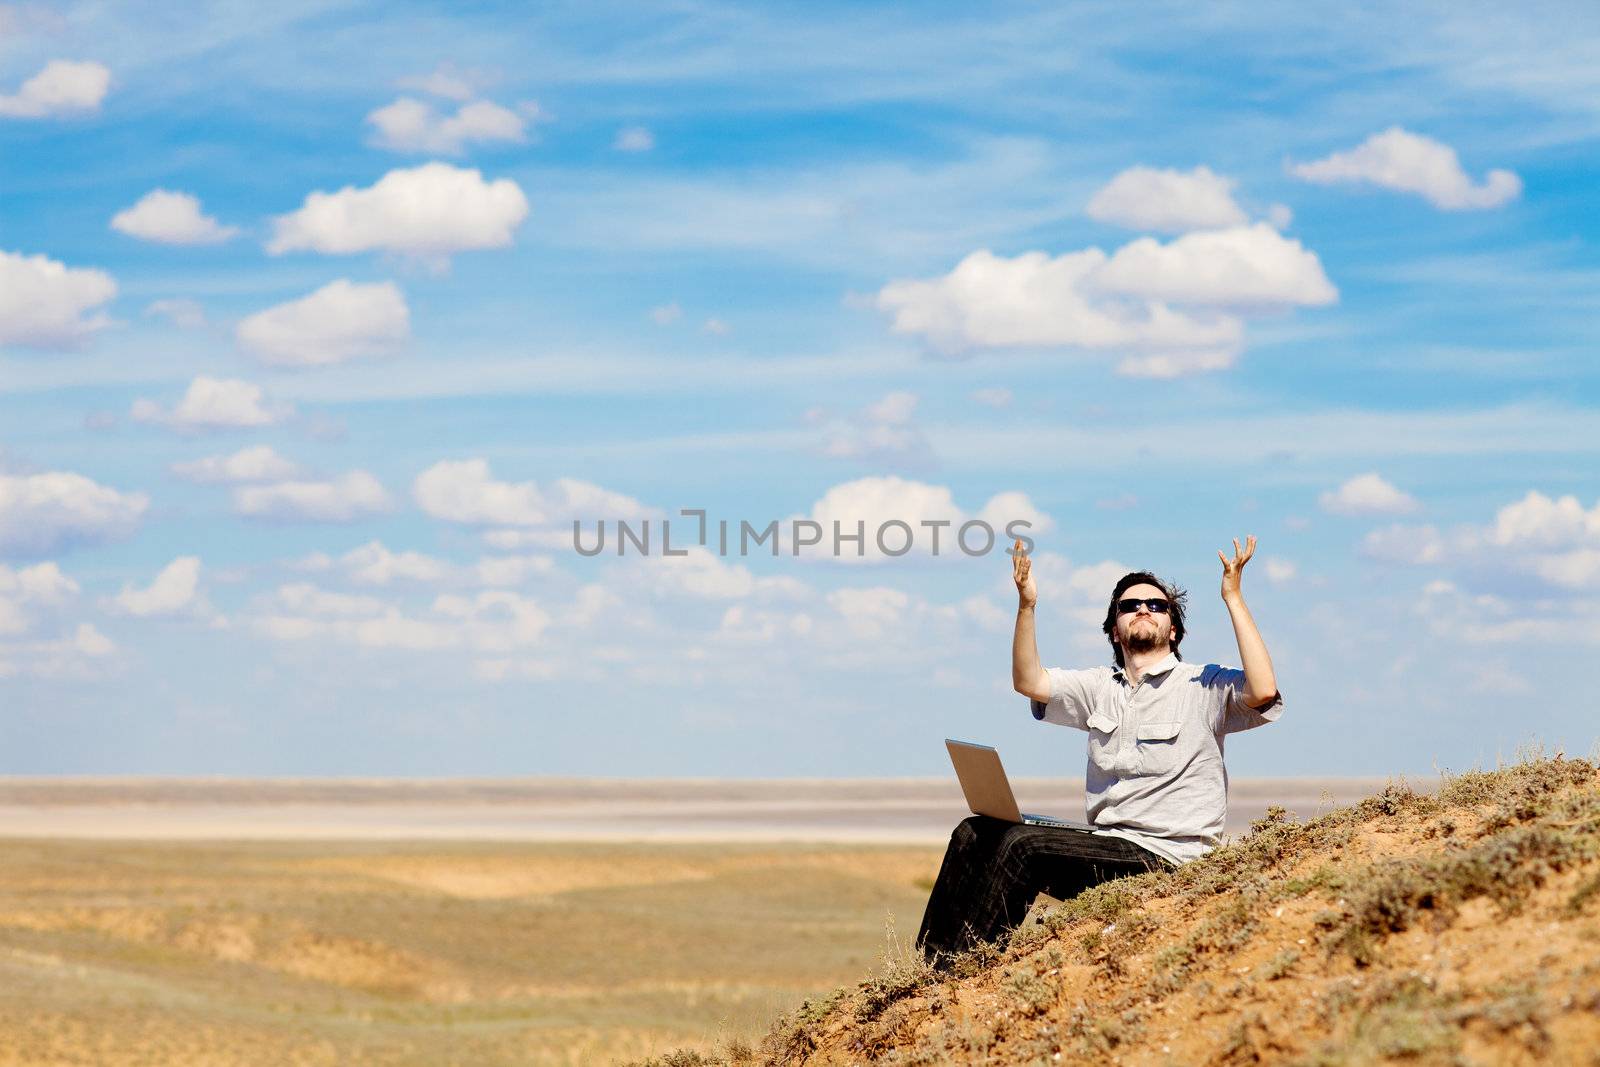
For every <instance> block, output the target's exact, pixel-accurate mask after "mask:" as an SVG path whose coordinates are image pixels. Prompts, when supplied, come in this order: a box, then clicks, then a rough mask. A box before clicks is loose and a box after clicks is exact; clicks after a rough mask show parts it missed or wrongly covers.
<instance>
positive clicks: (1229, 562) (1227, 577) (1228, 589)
mask: <svg viewBox="0 0 1600 1067" xmlns="http://www.w3.org/2000/svg"><path fill="white" fill-rule="evenodd" d="M1255 554H1256V535H1255V534H1251V535H1250V536H1249V537H1247V538H1245V542H1244V551H1243V552H1241V551H1239V539H1238V538H1237V537H1235V538H1234V539H1233V558H1232V559H1229V558H1228V557H1227V556H1224V555H1223V554H1222V550H1221V549H1220V548H1219V549H1217V558H1218V559H1220V560H1221V561H1222V599H1224V600H1227V599H1228V598H1229V597H1236V596H1241V595H1242V594H1241V593H1240V591H1239V576H1240V575H1241V574H1243V573H1244V565H1245V564H1246V563H1249V562H1250V557H1251V556H1253V555H1255Z"/></svg>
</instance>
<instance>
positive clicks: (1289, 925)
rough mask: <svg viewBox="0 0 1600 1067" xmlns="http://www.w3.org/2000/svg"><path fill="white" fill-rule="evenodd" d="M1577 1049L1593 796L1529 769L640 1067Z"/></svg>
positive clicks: (1314, 1059)
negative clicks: (751, 1039) (725, 1044)
mask: <svg viewBox="0 0 1600 1067" xmlns="http://www.w3.org/2000/svg"><path fill="white" fill-rule="evenodd" d="M1597 1047H1600V772H1597V769H1596V766H1595V764H1594V763H1591V762H1589V761H1586V760H1569V759H1564V758H1561V757H1559V756H1558V757H1554V758H1545V757H1543V756H1542V755H1539V754H1530V755H1528V756H1527V757H1526V758H1524V759H1523V760H1522V761H1521V762H1519V763H1517V764H1515V765H1512V766H1508V767H1504V768H1501V769H1499V770H1496V771H1492V772H1473V773H1470V774H1463V775H1458V776H1447V777H1446V778H1445V779H1444V781H1443V782H1442V784H1441V785H1440V788H1439V789H1438V790H1437V791H1436V792H1433V793H1423V792H1418V791H1416V790H1414V789H1412V788H1410V787H1409V786H1407V785H1405V784H1404V783H1397V784H1392V785H1391V786H1389V787H1388V788H1386V789H1384V790H1383V791H1382V792H1380V793H1378V794H1376V795H1374V796H1372V797H1369V798H1367V799H1365V800H1363V801H1361V802H1360V803H1359V804H1356V805H1353V806H1351V807H1349V808H1344V809H1341V810H1338V811H1334V812H1330V813H1329V814H1327V815H1323V816H1321V817H1319V818H1315V819H1311V820H1309V821H1306V822H1298V821H1295V820H1294V819H1293V818H1292V817H1291V816H1290V814H1289V813H1288V812H1285V811H1283V810H1282V809H1276V810H1273V811H1269V812H1268V813H1267V815H1266V817H1265V818H1263V819H1261V820H1259V821H1258V822H1257V823H1256V824H1255V826H1254V828H1253V830H1252V832H1251V834H1250V835H1248V836H1247V837H1245V838H1244V839H1242V840H1240V841H1239V842H1237V843H1235V844H1232V845H1230V846H1227V847H1224V848H1221V849H1218V850H1216V851H1214V852H1213V853H1211V854H1210V855H1208V856H1206V857H1205V858H1203V859H1201V860H1197V861H1195V862H1193V863H1190V864H1187V865H1185V866H1184V867H1182V868H1179V869H1178V870H1177V871H1173V872H1156V873H1151V874H1145V875H1140V876H1137V877H1132V878H1126V879H1121V880H1118V881H1116V882H1112V883H1108V884H1106V885H1103V886H1099V887H1097V888H1095V889H1092V890H1089V891H1088V892H1086V893H1084V894H1082V895H1080V896H1079V897H1077V898H1076V899H1074V900H1071V901H1067V902H1065V903H1062V904H1060V905H1059V906H1056V907H1054V908H1052V909H1050V910H1048V911H1046V912H1044V913H1043V914H1042V915H1039V916H1037V919H1036V921H1033V922H1031V923H1029V924H1026V925H1024V926H1023V927H1022V928H1020V929H1019V930H1017V931H1016V932H1015V933H1014V934H1013V935H1012V936H1011V938H1010V939H1009V941H1008V943H1006V944H1004V945H998V946H990V947H986V948H983V949H981V950H978V951H975V952H974V953H972V954H969V955H968V956H966V957H963V958H960V959H958V960H957V963H956V966H955V967H954V968H953V969H952V971H951V972H950V973H947V974H936V973H934V972H932V971H930V970H929V969H928V968H926V967H924V966H921V965H920V963H919V961H916V960H908V959H898V960H886V961H884V962H883V963H882V964H881V965H880V970H879V973H877V974H874V975H873V976H871V977H870V978H869V979H867V980H866V981H862V982H859V983H858V984H857V985H855V986H853V987H845V988H840V989H839V990H837V991H836V992H835V993H834V994H833V995H832V996H830V997H827V998H823V999H816V1000H812V1001H808V1002H807V1003H806V1004H804V1005H803V1006H802V1007H801V1008H800V1009H799V1010H798V1011H793V1012H791V1013H789V1014H788V1015H787V1016H785V1017H783V1018H782V1019H781V1020H780V1021H779V1022H778V1023H777V1025H775V1026H774V1027H773V1029H772V1030H771V1031H770V1032H769V1033H768V1035H767V1037H766V1038H765V1039H764V1040H763V1041H762V1042H761V1043H760V1045H759V1047H758V1048H756V1049H731V1048H730V1049H724V1050H722V1051H717V1052H713V1051H706V1050H702V1051H698V1052H689V1051H685V1052H680V1053H677V1054H676V1055H677V1056H678V1057H679V1058H678V1059H677V1060H672V1059H670V1058H668V1059H665V1060H663V1059H657V1060H653V1061H646V1062H647V1063H649V1064H657V1065H659V1064H666V1063H691V1062H693V1063H705V1064H713V1063H715V1064H723V1063H746V1062H748V1063H760V1064H800V1063H807V1064H812V1063H815V1064H824V1063H825V1064H844V1063H862V1062H881V1063H886V1064H897V1065H911V1064H945V1063H949V1064H965V1063H1007V1064H1010V1063H1051V1064H1053V1063H1089V1062H1095V1063H1105V1062H1107V1061H1108V1060H1114V1061H1116V1062H1118V1063H1122V1064H1243V1063H1268V1062H1270V1063H1290V1064H1301V1065H1308V1067H1309V1065H1317V1067H1335V1065H1358V1064H1374V1063H1394V1062H1404V1063H1417V1064H1457V1063H1489V1062H1492V1063H1529V1064H1533V1063H1577V1064H1583V1063H1594V1064H1600V1053H1597V1052H1596V1051H1595V1049H1596V1048H1597ZM736 1053H737V1056H738V1057H742V1058H737V1057H736V1055H735V1054H736ZM688 1056H694V1057H698V1058H697V1059H685V1058H684V1057H688Z"/></svg>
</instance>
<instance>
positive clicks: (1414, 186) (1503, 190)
mask: <svg viewBox="0 0 1600 1067" xmlns="http://www.w3.org/2000/svg"><path fill="white" fill-rule="evenodd" d="M1289 173H1290V174H1292V175H1294V176H1295V177H1297V178H1302V179H1304V180H1306V181H1309V182H1316V183H1318V184H1320V185H1329V184H1332V183H1335V182H1365V183H1368V184H1371V185H1378V186H1382V187H1383V188H1385V189H1394V190H1398V191H1399V192H1404V193H1417V194H1419V195H1421V196H1422V197H1424V198H1425V199H1427V201H1428V202H1429V203H1431V204H1432V205H1433V206H1434V207H1437V208H1440V209H1442V210H1444V211H1472V210H1482V209H1485V208H1493V207H1499V206H1500V205H1501V204H1504V203H1507V202H1508V201H1511V200H1514V199H1516V198H1517V197H1518V196H1519V195H1521V193H1522V179H1520V178H1518V177H1517V176H1516V175H1515V174H1513V173H1512V172H1511V171H1509V170H1491V171H1490V172H1489V174H1488V176H1487V178H1485V180H1484V182H1483V184H1481V185H1475V184H1473V181H1472V179H1471V178H1470V177H1468V175H1467V173H1466V171H1464V170H1462V168H1461V160H1460V159H1459V158H1458V157H1457V156H1456V150H1455V149H1454V148H1451V147H1450V146H1449V145H1447V144H1441V143H1440V142H1438V141H1435V140H1433V139H1432V138H1429V137H1424V136H1422V135H1420V134H1415V133H1411V132H1409V131H1407V130H1404V129H1402V128H1401V127H1399V126H1391V127H1389V128H1388V129H1387V130H1384V131H1383V132H1382V133H1375V134H1373V135H1372V136H1371V137H1368V138H1367V139H1366V140H1365V141H1363V142H1362V143H1361V144H1360V145H1359V146H1358V147H1356V148H1353V149H1351V150H1350V151H1348V152H1335V153H1333V154H1332V155H1330V156H1328V157H1327V158H1325V159H1319V160H1317V161H1316V162H1314V163H1300V164H1295V165H1291V166H1290V167H1289Z"/></svg>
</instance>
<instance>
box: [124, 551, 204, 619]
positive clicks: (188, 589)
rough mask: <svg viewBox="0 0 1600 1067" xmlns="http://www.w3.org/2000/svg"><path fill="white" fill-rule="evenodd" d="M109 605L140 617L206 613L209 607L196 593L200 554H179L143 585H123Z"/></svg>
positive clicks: (198, 580) (198, 585)
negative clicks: (140, 586) (146, 584)
mask: <svg viewBox="0 0 1600 1067" xmlns="http://www.w3.org/2000/svg"><path fill="white" fill-rule="evenodd" d="M111 606H112V607H113V609H114V610H117V611H120V612H122V613H124V614H128V615H133V616H136V617H138V618H141V619H151V618H171V617H173V616H179V615H204V616H209V615H210V614H211V608H210V606H209V605H208V604H207V603H206V602H205V597H204V596H202V595H201V593H200V558H199V557H198V556H179V557H178V558H177V559H175V560H173V561H172V562H171V563H169V564H167V565H166V566H165V567H163V568H162V569H161V573H159V574H157V575H156V577H155V580H154V581H152V582H151V583H150V584H149V585H148V586H146V587H145V588H143V589H138V588H135V587H134V586H131V585H125V586H123V587H122V592H121V593H119V594H117V596H116V598H115V599H114V600H113V601H112V603H111Z"/></svg>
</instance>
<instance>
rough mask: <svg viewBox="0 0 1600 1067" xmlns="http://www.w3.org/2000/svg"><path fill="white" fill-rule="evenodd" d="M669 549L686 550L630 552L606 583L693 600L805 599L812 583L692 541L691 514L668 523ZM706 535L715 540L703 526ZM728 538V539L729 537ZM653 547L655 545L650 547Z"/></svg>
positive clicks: (668, 596)
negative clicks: (761, 573)
mask: <svg viewBox="0 0 1600 1067" xmlns="http://www.w3.org/2000/svg"><path fill="white" fill-rule="evenodd" d="M672 529H673V531H674V533H673V542H674V543H673V546H672V547H673V551H674V552H677V551H678V550H679V549H684V550H686V554H685V555H682V556H679V555H672V556H667V555H662V554H660V552H659V551H653V553H652V554H651V555H649V556H631V557H629V558H628V559H627V560H626V561H625V562H624V563H623V564H621V565H620V566H619V569H618V571H617V572H615V573H616V577H614V578H613V579H612V580H611V581H610V582H609V583H608V584H610V585H611V586H612V587H614V588H616V589H621V590H627V591H629V592H630V593H631V592H634V591H637V590H640V589H645V590H648V591H650V592H651V593H653V594H654V595H656V596H658V597H662V598H667V599H671V600H674V601H676V600H678V599H679V598H682V597H692V598H695V599H698V600H742V599H746V598H749V597H760V598H763V599H798V600H803V599H807V598H809V597H810V596H811V595H812V591H811V588H810V587H809V586H807V585H806V584H805V583H804V582H801V581H799V580H797V579H795V578H790V577H787V576H784V575H774V576H770V577H758V576H756V575H755V574H753V573H751V571H750V568H748V567H746V566H745V565H744V564H742V563H730V562H727V561H725V560H724V559H723V558H722V557H721V556H719V555H717V553H715V552H713V551H712V550H711V548H710V547H702V546H700V545H698V544H696V543H695V541H694V534H693V532H691V533H689V535H688V536H685V534H684V532H683V531H685V530H687V531H697V529H698V524H697V523H696V522H695V520H694V519H693V518H689V519H685V520H681V521H677V522H673V523H672ZM707 533H708V536H707V540H708V542H710V544H715V543H716V540H715V535H714V534H713V533H711V532H710V531H709V530H708V531H707ZM730 543H731V542H730ZM652 549H655V546H652Z"/></svg>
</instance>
